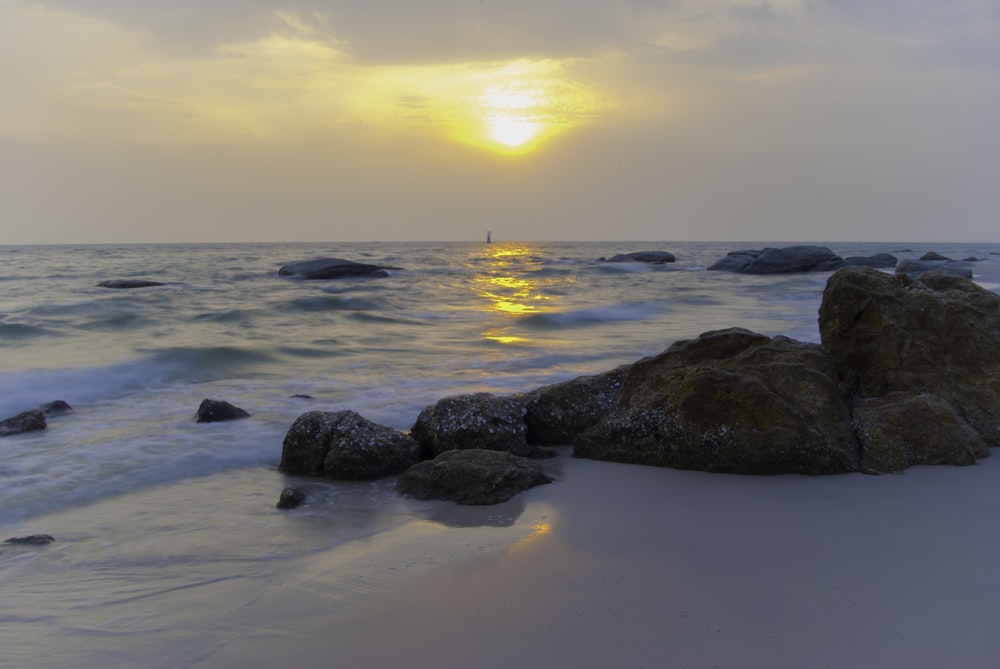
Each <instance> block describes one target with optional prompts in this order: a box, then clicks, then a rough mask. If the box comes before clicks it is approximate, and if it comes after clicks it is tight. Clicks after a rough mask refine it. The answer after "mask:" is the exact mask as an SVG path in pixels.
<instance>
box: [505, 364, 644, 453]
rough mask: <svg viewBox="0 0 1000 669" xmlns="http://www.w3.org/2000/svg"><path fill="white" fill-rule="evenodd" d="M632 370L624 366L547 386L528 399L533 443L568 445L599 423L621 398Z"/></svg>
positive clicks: (526, 417) (526, 418) (529, 436)
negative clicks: (627, 374) (626, 379)
mask: <svg viewBox="0 0 1000 669" xmlns="http://www.w3.org/2000/svg"><path fill="white" fill-rule="evenodd" d="M627 371H628V366H627V365H623V366H621V367H618V368H617V369H614V370H612V371H610V372H605V373H603V374H597V375H594V376H581V377H578V378H575V379H571V380H569V381H564V382H562V383H556V384H554V385H551V386H545V387H544V388H539V389H537V390H533V391H531V392H530V393H527V394H526V395H525V396H524V408H525V413H524V423H525V425H526V426H527V434H526V438H527V441H528V443H529V444H538V445H540V446H568V445H570V444H572V443H574V442H575V441H576V438H577V436H578V435H579V434H580V433H581V432H584V431H585V430H587V429H589V428H591V427H592V426H593V425H595V424H596V423H597V421H599V420H600V419H601V418H603V417H604V415H605V414H606V413H607V412H608V410H609V409H610V408H611V407H612V406H613V405H614V403H615V400H616V399H618V393H619V391H620V390H621V386H622V380H623V379H624V378H625V374H626V372H627Z"/></svg>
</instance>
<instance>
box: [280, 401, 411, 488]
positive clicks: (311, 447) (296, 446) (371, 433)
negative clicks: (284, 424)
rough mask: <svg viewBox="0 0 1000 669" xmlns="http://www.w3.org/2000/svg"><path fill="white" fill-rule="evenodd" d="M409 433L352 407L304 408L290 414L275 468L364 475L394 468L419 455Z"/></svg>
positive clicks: (342, 475)
mask: <svg viewBox="0 0 1000 669" xmlns="http://www.w3.org/2000/svg"><path fill="white" fill-rule="evenodd" d="M423 456H424V451H423V449H422V448H421V447H420V444H418V443H417V442H416V441H415V440H414V439H412V438H411V437H410V436H409V435H407V434H405V433H403V432H400V431H399V430H394V429H392V428H390V427H386V426H384V425H378V424H377V423H373V422H371V421H370V420H368V419H366V418H364V417H363V416H361V415H359V414H357V413H355V412H353V411H336V412H327V411H309V412H307V413H304V414H302V415H301V416H299V417H298V418H296V419H295V422H294V423H292V426H291V427H290V428H289V430H288V433H287V434H286V435H285V440H284V442H283V444H282V450H281V463H280V464H279V465H278V469H280V470H281V471H283V472H286V473H289V474H300V475H306V476H325V477H328V478H334V479H346V480H368V479H376V478H380V477H382V476H388V475H390V474H398V473H400V472H402V471H404V470H406V469H407V468H408V467H410V466H411V465H413V464H415V463H416V462H419V461H420V460H422V459H423Z"/></svg>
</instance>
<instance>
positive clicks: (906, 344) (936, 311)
mask: <svg viewBox="0 0 1000 669" xmlns="http://www.w3.org/2000/svg"><path fill="white" fill-rule="evenodd" d="M819 329H820V337H821V340H822V346H823V349H824V350H825V351H826V352H827V354H828V355H829V356H830V359H831V360H832V361H833V365H834V368H835V370H836V374H837V379H838V383H839V385H840V388H841V391H842V393H843V394H844V395H845V396H847V397H853V398H858V399H864V398H881V397H886V396H888V395H891V394H893V393H899V392H903V393H910V394H926V395H931V396H933V397H936V398H939V399H941V400H943V401H944V402H946V403H947V404H948V405H949V406H950V407H951V408H952V409H953V410H954V411H955V413H956V414H957V415H958V416H959V417H960V418H961V419H962V420H964V421H965V422H966V423H967V424H968V425H970V426H971V427H972V428H973V429H974V430H975V431H976V432H977V433H978V434H979V436H980V437H981V438H982V440H983V441H984V442H985V443H986V444H987V445H988V446H998V445H1000V418H998V416H1000V295H997V294H996V293H993V292H991V291H989V290H986V289H985V288H982V287H980V286H979V285H977V284H975V283H973V282H972V281H971V280H969V279H966V278H963V277H959V276H955V275H954V274H951V273H949V272H946V271H937V272H927V273H925V274H922V275H921V276H920V277H919V278H915V277H912V276H909V275H906V274H895V275H890V274H885V273H883V272H879V271H877V270H872V269H868V268H863V267H856V268H849V269H843V270H840V271H839V272H837V273H835V274H834V275H833V276H832V277H830V280H829V281H828V282H827V285H826V289H825V290H824V292H823V303H822V306H821V307H820V312H819ZM925 405H926V402H925ZM859 406H860V407H862V409H864V406H865V405H863V404H859ZM934 406H936V405H934ZM923 411H925V413H927V414H928V415H936V416H942V415H944V414H945V413H946V412H942V411H941V410H940V409H935V412H931V411H930V409H926V410H923ZM955 429H957V428H955Z"/></svg>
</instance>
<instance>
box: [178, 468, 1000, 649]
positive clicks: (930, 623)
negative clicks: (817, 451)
mask: <svg viewBox="0 0 1000 669" xmlns="http://www.w3.org/2000/svg"><path fill="white" fill-rule="evenodd" d="M991 460H993V461H991ZM554 464H555V468H558V469H561V473H560V474H559V476H558V478H559V480H558V481H557V482H556V483H554V484H552V485H548V486H541V487H539V488H535V489H532V490H530V491H527V492H526V493H522V495H521V496H520V498H521V499H522V500H523V502H524V505H525V506H524V512H523V514H522V516H521V518H520V519H519V520H518V521H517V522H518V523H519V524H521V525H522V528H524V527H530V528H531V531H530V532H528V533H527V534H526V535H523V536H521V537H520V538H515V539H513V541H512V542H511V543H510V544H509V545H507V546H505V547H503V546H501V547H494V548H491V549H487V550H483V551H475V552H473V553H469V554H467V555H465V556H462V555H460V552H456V551H455V550H454V549H455V546H454V545H451V546H442V547H441V554H442V555H449V554H450V555H451V556H452V557H451V558H450V559H446V560H442V561H439V562H437V563H436V564H433V565H427V567H428V568H427V569H421V570H417V571H416V572H414V573H413V574H412V576H411V577H407V578H404V579H402V581H401V582H399V583H397V584H394V585H393V587H388V586H385V587H377V588H375V589H374V590H373V591H370V592H367V593H365V596H364V597H362V598H360V599H359V600H357V601H355V602H352V603H351V605H350V606H347V607H342V608H340V609H339V610H330V609H329V607H326V606H325V605H324V598H323V595H322V591H323V589H324V587H330V586H331V584H333V585H335V584H336V583H337V578H338V577H337V576H335V575H334V574H333V571H331V572H330V573H328V574H325V575H323V574H321V575H319V576H318V577H317V579H318V580H315V581H313V582H310V581H308V580H307V581H305V582H303V583H302V584H301V585H302V587H301V588H299V589H298V591H297V592H286V593H280V592H276V593H273V594H274V596H273V598H270V599H269V601H268V603H267V606H266V607H263V608H264V609H266V610H257V611H255V612H254V613H253V615H250V614H249V612H246V613H247V617H246V618H244V621H243V623H241V624H240V625H238V626H237V627H236V628H234V629H233V632H232V634H230V635H229V639H228V641H227V643H226V645H225V646H223V647H222V648H220V649H218V650H217V651H215V652H213V653H212V654H211V655H209V656H207V657H205V658H204V659H202V660H201V661H198V662H196V663H194V664H193V665H191V666H193V667H197V668H198V669H219V668H225V667H237V666H239V667H271V666H275V665H276V663H279V662H281V663H289V662H292V663H298V664H303V665H304V666H321V665H322V664H324V663H329V661H330V660H331V659H336V662H337V664H338V665H339V664H343V665H344V666H352V667H384V666H392V665H397V666H400V665H404V664H405V666H409V667H418V668H419V667H436V668H444V667H481V668H486V669H488V668H491V667H496V668H497V669H499V668H500V667H510V666H515V665H518V664H521V665H523V666H567V667H582V668H587V667H607V666H630V667H642V666H649V667H654V666H657V667H659V666H669V667H740V668H747V667H761V668H762V669H763V668H764V667H769V668H772V669H774V668H782V667H788V668H789V669H791V668H793V667H805V666H808V667H820V666H828V667H845V668H846V667H863V666H873V667H874V666H882V667H888V666H906V667H911V668H912V667H917V668H920V667H927V668H928V669H930V668H932V667H934V668H937V667H941V666H947V665H950V666H961V667H963V668H964V669H975V668H977V667H982V668H983V669H986V668H987V667H992V666H994V663H995V658H996V654H997V649H996V643H995V642H994V641H993V639H992V628H993V625H992V620H993V618H992V616H991V615H990V613H991V611H992V609H993V603H994V602H995V601H996V600H997V599H998V597H1000V575H998V574H997V573H996V569H995V565H996V564H997V562H998V560H1000V538H998V537H997V536H996V533H995V532H992V529H993V528H995V527H996V526H997V524H998V522H1000V509H998V508H997V505H996V504H995V503H994V496H993V494H992V490H994V489H995V482H996V480H997V477H998V476H1000V463H998V462H995V459H993V458H987V459H986V460H984V461H983V463H981V464H979V465H974V466H970V467H961V468H952V467H918V468H914V469H911V470H908V471H907V472H906V473H905V474H900V475H889V476H878V477H873V476H866V475H862V474H844V475H839V476H828V477H802V476H779V477H746V476H736V475H726V474H708V473H702V472H691V471H679V470H671V469H658V468H652V467H642V466H636V465H620V464H613V463H605V462H594V461H587V460H574V459H572V458H569V457H568V456H566V455H564V456H562V457H560V458H559V459H558V460H557V461H556V462H555V463H554ZM515 499H518V498H515ZM410 529H411V530H412V529H413V526H411V527H410ZM475 533H478V530H476V531H475V532H473V534H475ZM462 534H463V532H458V533H453V534H451V536H450V537H449V536H447V533H446V534H445V535H441V534H439V535H438V539H436V540H445V541H455V540H459V541H460V540H461V539H460V536H461V535H462ZM390 543H391V542H390ZM385 550H390V551H391V550H392V549H390V548H389V546H388V545H387V546H386V547H385ZM379 556H381V558H383V559H384V558H386V557H387V556H388V554H387V553H384V552H383V553H376V554H375V555H372V556H369V558H367V559H379ZM327 578H333V581H327V580H326V579H327ZM340 578H343V577H342V576H341V577H340ZM257 609H262V607H259V606H258V607H257ZM268 615H273V619H280V620H281V621H282V624H281V626H280V631H279V630H278V629H275V628H274V627H271V628H270V629H271V632H270V633H269V632H267V631H262V630H261V629H260V628H259V625H260V624H262V622H263V621H265V620H267V617H268ZM283 616H288V617H287V618H283ZM273 619H272V620H273Z"/></svg>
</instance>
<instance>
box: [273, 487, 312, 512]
mask: <svg viewBox="0 0 1000 669" xmlns="http://www.w3.org/2000/svg"><path fill="white" fill-rule="evenodd" d="M305 501H306V495H305V493H303V492H302V491H300V490H296V489H295V488H285V489H284V490H282V491H281V494H280V495H279V496H278V503H277V504H275V505H274V508H276V509H295V508H297V507H299V506H302V504H303V502H305Z"/></svg>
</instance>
